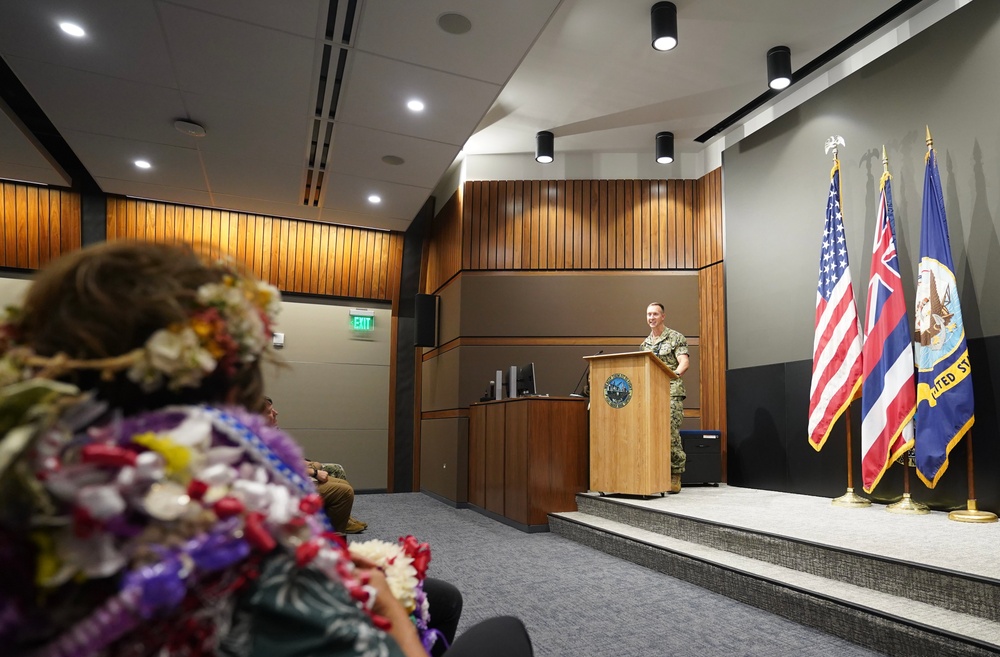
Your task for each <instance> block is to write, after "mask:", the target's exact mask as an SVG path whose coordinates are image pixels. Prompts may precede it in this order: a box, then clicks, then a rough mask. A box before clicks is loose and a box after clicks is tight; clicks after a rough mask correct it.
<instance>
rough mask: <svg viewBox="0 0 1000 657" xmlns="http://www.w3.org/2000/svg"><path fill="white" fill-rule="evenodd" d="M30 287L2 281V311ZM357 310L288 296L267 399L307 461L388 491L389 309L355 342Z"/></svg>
mask: <svg viewBox="0 0 1000 657" xmlns="http://www.w3.org/2000/svg"><path fill="white" fill-rule="evenodd" d="M30 284H31V276H30V274H22V273H20V272H3V273H2V274H0V308H3V307H5V306H7V305H9V304H19V303H20V302H21V298H22V297H23V294H24V292H25V291H26V290H27V289H28V287H29V285H30ZM357 307H362V306H359V304H356V303H350V302H346V301H345V302H336V301H327V300H313V299H307V298H303V297H292V296H286V297H285V299H284V301H283V303H282V309H281V314H280V315H279V317H278V325H277V327H276V330H277V331H282V332H284V334H285V347H284V348H283V349H281V350H279V351H278V352H277V353H278V356H279V360H280V361H281V362H282V363H284V365H283V366H280V367H275V366H271V365H269V366H266V367H265V370H264V371H265V377H266V382H267V394H268V395H270V396H271V397H272V398H273V399H274V404H275V406H276V407H277V409H278V411H279V413H280V417H279V418H278V422H279V424H280V425H281V427H282V428H283V429H285V431H287V432H288V433H290V434H291V435H292V436H294V437H295V438H296V439H297V440H298V441H299V443H300V444H301V445H302V447H303V449H304V450H305V452H306V454H307V455H308V456H309V457H310V458H313V459H316V460H320V461H335V462H337V463H340V464H342V465H343V466H344V468H346V470H347V475H348V477H350V480H351V483H352V484H353V485H354V487H355V488H356V489H360V490H381V489H385V488H386V485H387V479H386V477H387V464H388V458H389V456H388V449H389V448H388V443H389V420H388V417H389V415H388V408H389V345H390V337H391V336H390V332H391V331H390V330H391V327H392V317H391V310H390V308H389V307H388V306H386V305H385V304H383V305H381V306H379V305H378V304H376V305H365V306H363V307H365V308H368V309H371V310H374V311H375V332H374V333H373V334H372V335H370V336H367V337H366V339H357V337H356V336H355V335H353V334H352V332H351V331H350V329H349V325H348V318H349V310H350V309H351V308H357Z"/></svg>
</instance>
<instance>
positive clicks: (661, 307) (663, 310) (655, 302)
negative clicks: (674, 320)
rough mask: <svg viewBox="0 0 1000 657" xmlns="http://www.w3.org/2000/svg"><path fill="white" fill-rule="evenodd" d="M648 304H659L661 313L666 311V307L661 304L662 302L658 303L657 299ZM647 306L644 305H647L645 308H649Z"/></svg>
mask: <svg viewBox="0 0 1000 657" xmlns="http://www.w3.org/2000/svg"><path fill="white" fill-rule="evenodd" d="M649 306H659V307H660V312H661V313H665V312H667V309H666V308H664V307H663V304H662V303H660V302H659V301H654V302H653V303H651V304H649ZM649 306H646V307H647V308H649Z"/></svg>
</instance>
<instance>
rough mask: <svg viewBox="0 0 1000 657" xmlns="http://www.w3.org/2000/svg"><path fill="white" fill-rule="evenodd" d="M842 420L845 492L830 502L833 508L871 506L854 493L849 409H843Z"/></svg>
mask: <svg viewBox="0 0 1000 657" xmlns="http://www.w3.org/2000/svg"><path fill="white" fill-rule="evenodd" d="M844 419H845V420H846V421H847V492H846V493H844V494H843V495H841V496H840V497H835V498H834V499H832V500H831V501H830V503H831V504H833V505H834V506H845V507H850V508H855V509H858V508H861V507H866V506H871V505H872V501H871V500H869V499H868V498H866V497H861V496H860V495H858V494H857V493H855V492H854V466H853V465H852V461H853V459H852V457H851V407H850V406H848V407H847V408H846V409H844Z"/></svg>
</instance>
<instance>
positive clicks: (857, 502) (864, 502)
mask: <svg viewBox="0 0 1000 657" xmlns="http://www.w3.org/2000/svg"><path fill="white" fill-rule="evenodd" d="M838 144H840V145H841V146H846V144H844V138H843V137H841V136H840V135H833V136H831V137H830V138H829V139H827V140H826V149H825V150H826V152H827V153H829V152H830V150H831V149H832V150H833V162H834V165H835V166H836V165H837V164H838V163H839V159H838V157H837V155H838V149H837V145H838ZM853 401H854V400H853V399H851V400H850V401H848V403H847V408H845V409H844V421H845V422H846V424H847V492H845V493H844V494H843V495H841V496H840V497H835V498H834V499H832V500H830V503H831V504H833V505H834V506H844V507H853V508H861V507H866V506H871V504H872V502H871V500H869V499H868V498H865V497H861V496H860V495H858V494H857V493H855V492H854V464H853V460H854V459H853V455H852V449H851V443H852V435H851V402H853Z"/></svg>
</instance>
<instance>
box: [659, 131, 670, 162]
mask: <svg viewBox="0 0 1000 657" xmlns="http://www.w3.org/2000/svg"><path fill="white" fill-rule="evenodd" d="M673 161H674V133H672V132H657V133H656V162H657V164H670V163H671V162H673Z"/></svg>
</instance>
